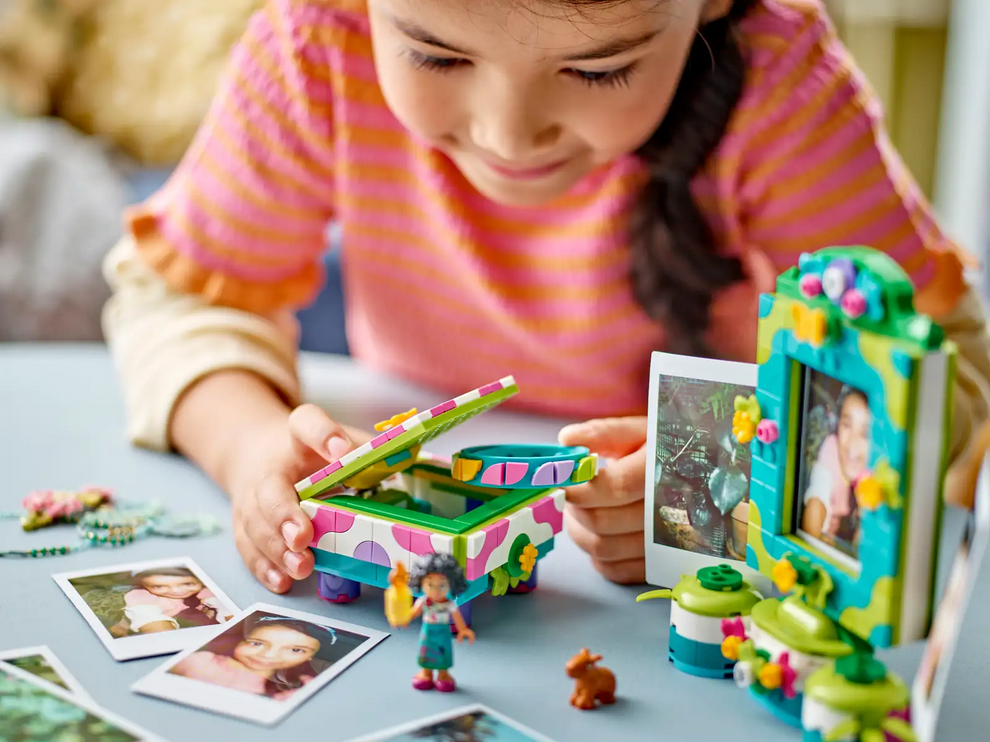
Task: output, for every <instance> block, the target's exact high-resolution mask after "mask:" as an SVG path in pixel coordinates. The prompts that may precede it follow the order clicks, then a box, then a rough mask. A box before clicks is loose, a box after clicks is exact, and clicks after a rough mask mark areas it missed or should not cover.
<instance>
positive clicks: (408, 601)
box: [385, 562, 413, 627]
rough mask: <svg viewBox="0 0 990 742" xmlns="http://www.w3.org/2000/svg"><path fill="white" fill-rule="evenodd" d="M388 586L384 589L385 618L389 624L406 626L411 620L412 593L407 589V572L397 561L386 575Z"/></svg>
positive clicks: (404, 566) (403, 565)
mask: <svg viewBox="0 0 990 742" xmlns="http://www.w3.org/2000/svg"><path fill="white" fill-rule="evenodd" d="M388 581H389V583H390V585H391V586H390V587H388V588H386V589H385V618H386V620H387V621H388V625H389V626H393V627H402V626H408V625H409V622H410V621H412V612H413V594H412V590H410V589H409V572H408V571H407V570H406V565H405V564H403V563H402V562H399V563H398V564H397V565H396V567H395V569H393V570H392V573H391V574H390V575H389V576H388Z"/></svg>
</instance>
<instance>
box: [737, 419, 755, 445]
mask: <svg viewBox="0 0 990 742" xmlns="http://www.w3.org/2000/svg"><path fill="white" fill-rule="evenodd" d="M732 435H734V436H735V437H736V440H737V441H739V442H740V443H742V444H743V445H744V446H745V445H746V444H747V443H749V442H750V441H752V440H753V436H754V435H756V423H754V422H753V419H752V418H751V417H750V416H749V413H748V412H736V413H735V414H733V415H732Z"/></svg>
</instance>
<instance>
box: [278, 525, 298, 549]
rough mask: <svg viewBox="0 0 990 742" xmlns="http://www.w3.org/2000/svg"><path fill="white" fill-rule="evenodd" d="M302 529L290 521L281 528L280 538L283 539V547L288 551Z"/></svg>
mask: <svg viewBox="0 0 990 742" xmlns="http://www.w3.org/2000/svg"><path fill="white" fill-rule="evenodd" d="M301 530H302V529H301V528H300V527H299V524H298V523H293V522H292V521H291V520H290V521H289V522H288V523H286V524H285V525H284V526H282V538H283V539H285V545H286V546H288V547H289V548H290V549H291V548H292V545H293V544H294V543H295V541H296V536H298V535H299V532H300V531H301Z"/></svg>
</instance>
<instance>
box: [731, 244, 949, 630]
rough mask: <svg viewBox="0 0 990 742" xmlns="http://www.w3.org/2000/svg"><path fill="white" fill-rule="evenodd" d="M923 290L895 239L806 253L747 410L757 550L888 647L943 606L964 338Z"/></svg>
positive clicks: (764, 324) (787, 289)
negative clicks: (931, 307) (947, 490)
mask: <svg viewBox="0 0 990 742" xmlns="http://www.w3.org/2000/svg"><path fill="white" fill-rule="evenodd" d="M913 299H914V289H913V286H912V284H911V281H910V280H909V278H908V276H907V275H906V274H905V273H904V271H903V269H902V268H901V267H900V266H899V265H897V263H895V262H894V261H893V260H892V259H891V258H890V257H889V256H887V255H885V254H884V253H880V252H877V251H875V250H871V249H869V248H859V247H852V248H828V249H825V250H820V251H818V252H816V253H814V254H811V255H804V256H802V258H801V260H800V263H799V266H798V267H796V268H793V269H791V270H789V271H787V272H786V273H784V274H782V275H781V276H780V277H779V278H778V281H777V291H776V293H775V294H764V295H763V296H762V297H761V298H760V322H759V345H758V349H757V360H758V361H759V363H760V366H759V375H758V379H757V384H756V392H755V394H754V395H753V398H752V400H751V403H750V404H751V409H750V410H749V413H748V414H749V416H750V421H749V425H751V426H754V429H755V435H754V437H753V439H752V442H751V450H752V464H751V471H752V478H751V483H750V503H749V532H748V539H747V541H748V543H747V547H746V561H747V563H748V564H749V565H750V566H751V567H753V568H755V569H758V570H759V571H760V572H761V573H763V574H764V575H766V576H767V577H771V578H774V579H776V580H777V581H778V584H781V583H788V584H794V581H793V579H789V578H788V575H787V574H785V573H792V574H793V575H796V577H795V579H798V578H800V580H803V582H800V583H799V584H798V587H801V588H802V589H804V587H802V586H806V585H810V584H811V582H809V580H813V581H814V582H815V595H816V598H821V600H822V607H821V610H822V611H823V612H824V614H825V615H826V616H827V617H828V618H829V619H831V620H832V621H835V622H837V624H838V625H840V626H841V627H842V628H843V629H845V630H848V631H849V632H851V633H852V634H853V635H855V636H858V637H859V638H861V639H862V640H864V641H867V642H869V643H870V644H871V645H872V646H874V647H877V648H884V647H890V646H894V645H898V644H903V643H906V642H911V641H916V640H919V639H923V638H924V637H925V635H926V633H927V630H928V626H929V623H930V619H931V612H932V606H931V603H932V594H933V591H934V582H935V564H936V557H937V553H938V540H939V526H940V522H941V511H942V488H943V481H944V476H945V472H946V461H947V450H948V445H949V434H948V431H949V425H950V415H951V409H952V404H951V394H952V392H951V390H952V383H953V378H954V371H955V353H956V351H955V347H954V346H953V345H952V344H951V343H950V342H947V341H946V340H945V338H944V333H943V331H942V330H941V328H940V327H938V326H937V325H936V324H935V323H934V322H932V320H931V319H930V318H928V317H927V316H925V315H921V314H918V313H916V312H915V310H914V304H913ZM909 545H910V548H908V547H909ZM794 565H798V566H800V567H801V569H802V570H804V572H793V570H794V569H795V566H794ZM802 565H804V566H802ZM805 572H807V574H805ZM812 573H813V574H815V575H817V577H815V578H812V576H811V575H812Z"/></svg>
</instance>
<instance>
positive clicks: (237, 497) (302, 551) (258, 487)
mask: <svg viewBox="0 0 990 742" xmlns="http://www.w3.org/2000/svg"><path fill="white" fill-rule="evenodd" d="M363 442H364V441H361V442H360V443H363ZM360 443H359V444H358V445H360ZM354 447H355V442H354V441H353V440H352V438H351V437H350V436H349V435H348V434H347V432H346V431H345V430H344V429H343V427H341V426H340V425H338V424H337V423H335V422H334V421H333V420H331V419H330V417H329V416H328V415H327V414H326V413H325V412H324V411H323V410H321V409H320V408H319V407H317V406H315V405H311V404H305V405H302V406H300V407H297V408H296V409H295V410H293V411H292V413H291V414H290V415H289V416H288V417H287V419H286V420H285V424H284V425H276V426H274V427H273V428H272V429H271V430H269V431H268V433H267V435H262V436H260V437H256V439H255V440H254V441H253V442H252V444H251V445H248V446H247V447H246V448H244V449H243V450H242V451H241V456H240V458H239V460H238V461H237V462H236V464H237V467H238V468H237V469H236V471H234V472H233V473H232V474H231V476H230V480H229V481H230V482H231V487H230V490H231V492H230V496H231V504H232V510H233V526H234V539H235V541H236V544H237V550H238V551H239V552H240V554H241V558H242V559H243V560H244V563H245V564H246V565H247V567H248V569H250V570H251V572H252V573H254V576H255V577H256V578H257V579H258V581H259V582H261V584H263V585H264V586H265V587H267V588H268V589H269V590H271V591H272V592H275V593H284V592H286V591H288V589H289V588H290V587H291V586H292V581H293V580H302V579H305V578H306V577H309V575H310V574H312V572H313V563H314V562H313V554H312V553H311V552H310V551H309V549H308V548H307V547H308V546H309V544H310V541H311V540H312V538H313V525H312V523H311V522H310V520H309V518H308V517H307V515H306V513H304V512H303V510H302V508H301V507H300V506H299V497H298V495H297V494H296V490H295V483H296V482H298V481H299V480H300V479H303V478H304V477H307V476H309V475H310V474H312V473H313V472H315V471H317V470H319V469H321V468H322V467H324V466H326V465H327V464H328V463H331V462H333V461H336V460H337V459H339V458H340V457H341V456H343V455H344V454H346V453H347V452H349V451H351V450H352V449H353V448H354Z"/></svg>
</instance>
